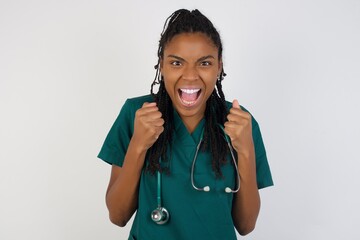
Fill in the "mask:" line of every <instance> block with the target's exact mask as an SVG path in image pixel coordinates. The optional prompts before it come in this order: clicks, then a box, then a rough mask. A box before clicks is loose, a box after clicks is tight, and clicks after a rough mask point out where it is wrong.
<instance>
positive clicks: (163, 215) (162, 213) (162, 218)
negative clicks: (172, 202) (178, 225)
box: [151, 207, 170, 225]
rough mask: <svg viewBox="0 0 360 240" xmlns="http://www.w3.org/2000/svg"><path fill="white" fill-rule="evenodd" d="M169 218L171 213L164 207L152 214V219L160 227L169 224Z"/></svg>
mask: <svg viewBox="0 0 360 240" xmlns="http://www.w3.org/2000/svg"><path fill="white" fill-rule="evenodd" d="M169 217H170V215H169V212H168V211H167V210H166V208H164V207H158V208H156V209H154V210H153V211H152V212H151V219H152V220H153V221H154V222H155V223H157V224H159V225H162V224H165V223H167V222H168V221H169Z"/></svg>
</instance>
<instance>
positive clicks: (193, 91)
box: [180, 88, 200, 94]
mask: <svg viewBox="0 0 360 240" xmlns="http://www.w3.org/2000/svg"><path fill="white" fill-rule="evenodd" d="M180 91H182V92H184V93H187V94H193V93H197V92H198V91H200V88H196V89H187V88H181V89H180Z"/></svg>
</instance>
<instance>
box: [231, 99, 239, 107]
mask: <svg viewBox="0 0 360 240" xmlns="http://www.w3.org/2000/svg"><path fill="white" fill-rule="evenodd" d="M232 107H233V108H238V109H240V105H239V102H238V100H236V99H234V101H233V102H232Z"/></svg>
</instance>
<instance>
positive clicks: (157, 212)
mask: <svg viewBox="0 0 360 240" xmlns="http://www.w3.org/2000/svg"><path fill="white" fill-rule="evenodd" d="M219 127H220V128H221V130H222V131H223V133H224V138H225V141H226V143H227V145H228V147H229V150H230V154H231V158H232V160H233V163H234V167H235V170H236V176H237V178H236V180H237V182H236V184H237V188H236V189H235V190H234V189H231V188H230V187H226V188H225V193H236V192H238V191H239V189H240V176H239V171H238V167H237V164H236V160H235V156H234V152H233V147H232V146H231V143H230V139H229V137H228V136H227V135H226V133H225V130H224V127H223V126H221V125H219ZM203 136H204V129H203V130H202V132H201V135H200V141H199V143H198V145H197V147H196V152H195V155H194V159H193V162H192V166H191V174H190V177H191V185H192V187H193V188H194V189H195V190H197V191H203V192H209V191H210V187H209V186H205V187H197V186H196V185H195V181H194V171H195V164H196V160H197V155H198V152H199V149H200V146H201V143H202V141H203ZM151 219H152V220H153V221H154V222H155V223H157V224H159V225H162V224H165V223H167V222H168V221H169V219H170V214H169V211H168V210H166V208H164V207H163V206H162V202H161V173H160V171H157V208H156V209H154V210H153V211H152V212H151Z"/></svg>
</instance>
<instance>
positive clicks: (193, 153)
mask: <svg viewBox="0 0 360 240" xmlns="http://www.w3.org/2000/svg"><path fill="white" fill-rule="evenodd" d="M155 68H156V76H155V80H154V82H153V84H152V86H151V94H150V95H146V96H141V97H137V98H132V99H128V100H127V101H126V102H125V104H124V106H123V108H122V109H121V112H120V114H119V116H118V118H117V119H116V121H115V123H114V125H113V127H112V128H111V130H110V132H109V133H108V135H107V138H106V140H105V142H104V145H103V147H102V149H101V151H100V153H99V156H98V157H99V158H101V159H103V160H104V161H106V162H108V163H110V164H112V171H111V178H110V183H109V186H108V190H107V193H106V204H107V207H108V209H109V214H110V220H111V221H112V222H113V223H114V224H116V225H119V226H125V225H126V223H127V222H128V221H129V219H130V218H131V216H132V215H133V214H134V212H135V211H136V216H135V219H134V222H133V225H132V229H131V232H130V236H129V239H146V240H151V239H181V240H186V239H207V240H210V239H214V240H215V239H216V240H219V239H226V240H230V239H236V234H235V229H234V227H235V228H236V230H237V231H238V232H239V233H240V234H241V235H245V234H247V233H249V232H251V231H252V230H253V229H254V227H255V223H256V220H257V216H258V213H259V209H260V197H259V192H258V189H260V188H263V187H267V186H271V185H272V184H273V182H272V178H271V173H270V170H269V166H268V162H267V158H266V153H265V148H264V144H263V141H262V137H261V133H260V129H259V126H258V124H257V122H256V121H255V119H254V118H253V117H252V116H251V115H250V114H249V112H247V111H246V110H245V109H244V108H242V107H240V106H239V103H238V101H237V100H234V101H232V103H230V102H227V101H225V97H224V93H223V91H222V86H221V81H222V80H223V78H224V76H225V73H224V69H223V62H222V43H221V39H220V36H219V33H218V32H217V30H216V29H215V28H214V26H213V24H212V23H211V22H210V21H209V20H208V19H207V18H206V17H205V16H204V15H202V14H201V13H200V12H199V11H198V10H194V11H188V10H184V9H181V10H178V11H176V12H174V13H173V14H172V15H171V16H170V17H169V18H168V19H167V20H166V22H165V26H164V29H163V32H162V34H161V39H160V42H159V49H158V63H157V64H156V66H155ZM156 84H159V89H158V91H157V93H154V91H153V90H154V89H153V87H154V86H155V85H156Z"/></svg>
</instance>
